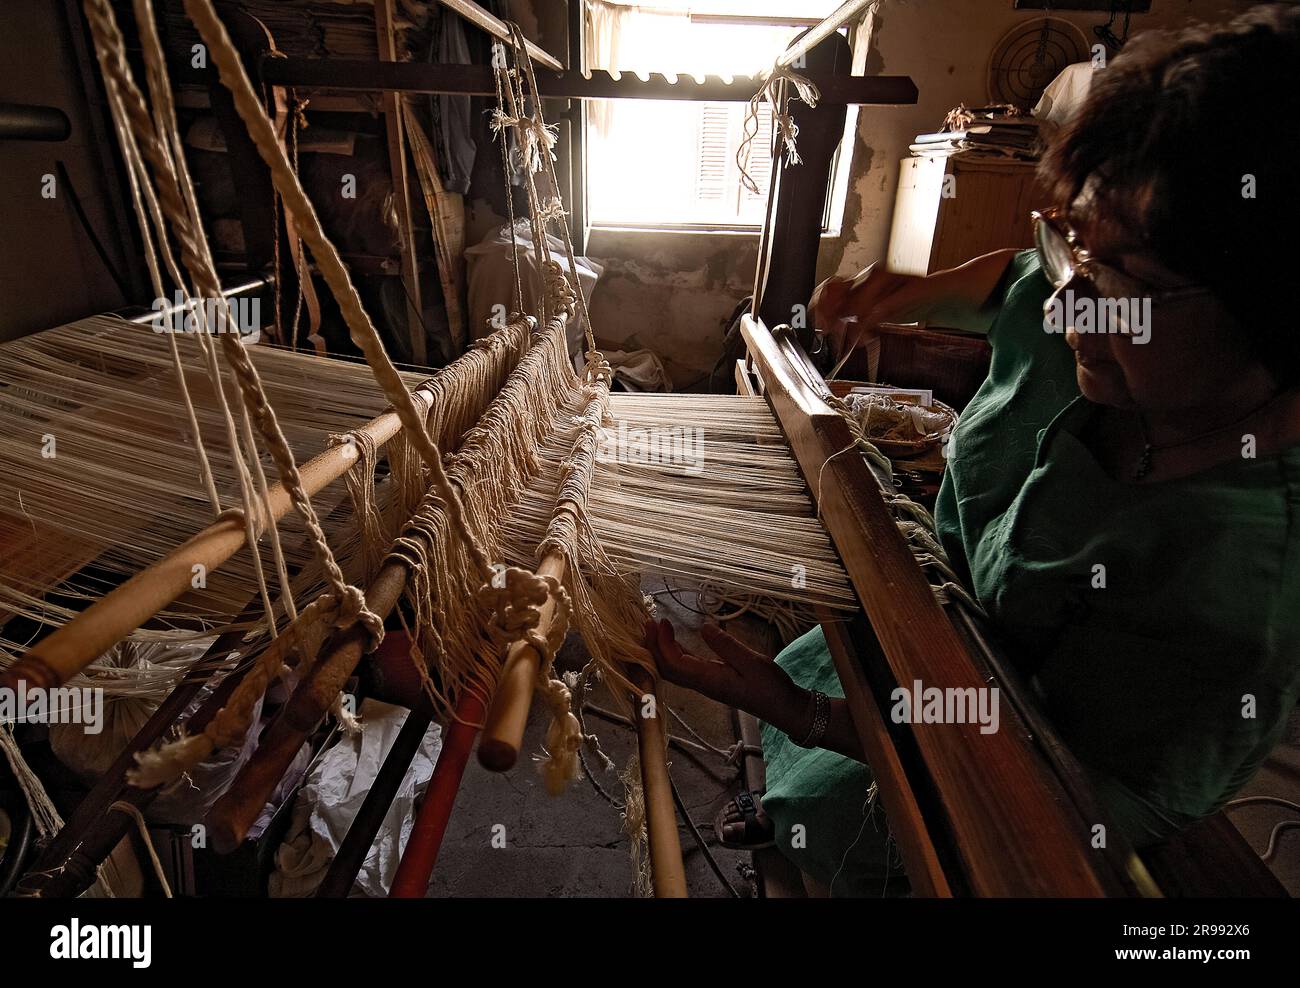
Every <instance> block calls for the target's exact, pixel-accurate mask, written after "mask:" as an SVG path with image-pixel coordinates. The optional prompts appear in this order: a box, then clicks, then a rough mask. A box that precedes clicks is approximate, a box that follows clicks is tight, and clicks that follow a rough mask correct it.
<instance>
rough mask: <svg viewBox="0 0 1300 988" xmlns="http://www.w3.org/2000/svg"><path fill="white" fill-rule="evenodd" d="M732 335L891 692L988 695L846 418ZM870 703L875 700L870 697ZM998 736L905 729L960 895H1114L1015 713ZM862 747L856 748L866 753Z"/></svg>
mask: <svg viewBox="0 0 1300 988" xmlns="http://www.w3.org/2000/svg"><path fill="white" fill-rule="evenodd" d="M741 331H742V333H743V335H744V337H745V341H746V343H747V344H748V346H749V352H750V355H751V357H752V359H753V361H754V364H755V366H756V369H757V372H758V373H759V375H760V376H761V377H762V378H763V380H764V382H765V384H766V389H765V390H766V395H767V399H768V402H769V404H770V405H771V406H772V409H773V412H774V413H775V414H776V417H777V420H778V421H779V422H780V423H781V426H782V429H783V431H784V432H785V434H786V438H787V440H788V441H789V443H790V446H791V448H792V450H793V451H794V454H795V458H796V460H797V461H798V463H799V466H800V469H801V471H802V472H803V475H804V477H805V478H806V479H807V480H808V481H809V485H810V487H811V488H812V493H813V496H814V498H815V499H816V501H817V505H818V514H819V517H821V518H822V520H823V522H824V523H825V525H826V528H827V531H828V532H829V534H830V535H831V538H832V540H833V541H834V542H835V545H836V548H837V549H838V551H839V553H840V556H841V558H842V559H843V561H844V565H845V569H846V571H847V572H848V575H849V578H850V581H851V582H852V584H853V587H854V590H855V591H856V593H857V594H858V597H859V599H860V600H861V601H862V605H863V608H864V610H865V612H866V614H867V617H868V619H869V620H870V621H871V625H872V628H873V629H874V631H875V634H876V637H877V638H878V639H879V642H880V645H881V649H882V651H883V653H884V656H885V659H886V661H887V663H888V666H889V670H890V672H891V673H892V675H893V679H894V681H895V682H897V683H899V684H903V685H905V686H907V687H908V688H909V689H910V688H911V687H912V685H913V683H914V682H915V681H918V680H919V681H920V682H921V683H922V685H923V687H931V686H933V687H939V688H941V689H947V688H957V689H967V688H970V689H976V690H978V689H982V688H986V687H988V686H989V683H988V682H987V681H986V679H985V676H984V675H983V674H982V672H981V670H980V668H979V667H978V665H977V663H976V662H975V661H974V660H973V659H972V657H971V655H970V654H969V652H968V651H967V649H966V647H965V645H964V644H963V643H962V641H961V639H960V638H959V637H958V635H957V632H956V630H955V629H954V628H953V626H952V624H951V623H950V622H949V621H948V619H947V617H946V616H945V615H944V613H943V611H942V610H941V609H940V608H939V605H938V603H937V602H936V601H935V598H934V593H933V591H932V590H931V588H930V586H929V584H928V583H927V582H926V580H925V578H924V576H923V574H922V573H921V570H920V568H919V567H918V566H917V565H916V561H915V559H914V558H913V556H912V553H911V551H910V549H909V548H908V547H907V545H906V543H905V542H904V541H903V539H902V537H901V536H900V534H899V532H898V529H897V527H896V525H895V524H894V521H893V519H892V517H891V516H890V515H889V512H888V511H887V510H886V508H885V505H884V502H883V500H882V498H881V497H880V495H879V493H878V488H877V485H876V483H875V481H874V479H873V477H872V475H871V473H870V472H869V470H868V468H867V466H866V463H865V461H864V460H863V458H862V457H860V456H838V455H836V454H838V453H840V452H842V451H843V450H845V449H848V448H849V447H851V445H852V442H853V441H852V437H851V436H850V435H849V432H848V429H847V427H846V425H845V423H844V421H843V419H842V418H841V417H840V416H839V414H838V413H836V412H835V411H834V410H832V409H831V408H830V407H829V406H827V405H826V404H825V402H824V401H823V400H822V399H821V397H820V395H819V394H818V393H817V392H816V390H815V389H814V386H813V384H812V383H811V382H810V381H808V380H806V379H805V378H803V377H802V376H800V375H801V371H800V370H799V369H797V368H796V367H795V365H794V364H792V362H791V361H790V359H789V358H788V357H787V356H786V355H785V353H784V352H783V351H782V349H781V347H780V346H778V344H777V342H776V341H775V340H774V339H773V337H772V335H771V334H770V333H769V332H768V331H767V329H766V328H765V327H764V326H762V324H761V323H759V322H757V321H755V320H754V319H752V318H750V317H748V316H746V317H745V318H744V319H743V320H742V323H741ZM877 703H879V698H878V697H877ZM1007 707H1008V705H1003V706H1002V708H1001V712H1002V714H1003V716H1002V724H1001V729H1000V730H999V731H997V732H995V733H991V734H983V733H981V731H980V727H979V725H978V724H913V725H908V726H907V727H906V730H907V731H908V733H909V736H910V738H911V739H912V740H913V741H914V742H915V746H916V748H917V750H918V751H919V753H920V757H921V758H922V759H923V761H924V765H925V768H926V770H927V772H928V773H929V776H930V780H931V782H932V783H933V785H934V787H935V789H936V791H937V793H938V795H939V799H940V811H941V813H942V815H943V817H944V819H943V820H942V826H943V829H944V830H945V831H946V833H947V835H948V836H949V837H950V840H951V845H952V850H953V853H954V855H955V856H956V860H957V861H958V862H959V866H960V869H961V872H962V877H963V878H964V879H965V885H966V886H967V887H968V888H969V890H970V891H971V892H972V893H973V894H975V895H982V896H1023V895H1038V896H1080V897H1095V896H1100V895H1107V894H1120V893H1122V892H1123V891H1124V887H1123V885H1122V884H1121V882H1120V881H1119V879H1118V878H1117V876H1116V875H1115V873H1114V871H1113V870H1112V868H1111V866H1110V863H1109V861H1108V859H1106V858H1105V857H1104V856H1103V855H1102V854H1100V853H1098V852H1097V851H1094V850H1091V849H1090V844H1089V840H1090V832H1089V828H1088V825H1087V823H1086V821H1084V820H1082V819H1080V818H1079V817H1078V815H1077V814H1075V813H1074V812H1073V808H1072V806H1071V804H1070V802H1069V800H1068V798H1067V797H1066V796H1065V794H1064V793H1063V791H1062V789H1061V787H1060V785H1059V783H1058V782H1057V781H1056V780H1055V778H1054V777H1053V776H1052V774H1051V771H1050V769H1049V767H1048V766H1047V765H1046V764H1045V762H1044V761H1043V759H1042V756H1041V755H1040V754H1039V753H1038V752H1037V751H1036V750H1035V749H1034V748H1033V746H1032V742H1031V740H1030V738H1029V736H1028V733H1027V732H1026V731H1025V730H1024V729H1023V725H1022V724H1020V722H1019V718H1018V717H1017V716H1015V714H1014V711H1011V710H1008V709H1007ZM867 740H868V739H867V738H864V739H863V741H864V748H865V747H866V742H867Z"/></svg>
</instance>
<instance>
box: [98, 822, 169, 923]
mask: <svg viewBox="0 0 1300 988" xmlns="http://www.w3.org/2000/svg"><path fill="white" fill-rule="evenodd" d="M109 810H110V811H112V810H116V811H117V812H119V813H125V814H126V815H127V816H129V817H131V819H133V820H134V821H135V827H136V830H138V831H139V832H140V839H141V840H142V841H144V846H145V850H146V851H148V852H149V861H150V862H151V863H152V864H153V873H154V876H155V877H156V878H157V879H158V884H159V885H161V886H162V891H163V896H164V897H165V898H168V899H170V898H171V897H172V887H171V885H169V884H168V882H167V873H166V872H164V871H163V866H162V862H161V861H160V860H158V851H157V850H156V849H155V848H154V846H153V838H152V837H150V836H149V824H147V823H146V822H145V819H144V814H143V813H141V812H140V808H139V807H138V806H135V805H134V804H132V803H128V802H126V801H125V800H121V799H119V800H118V801H117V802H116V803H114V804H113V805H112V806H110V807H109Z"/></svg>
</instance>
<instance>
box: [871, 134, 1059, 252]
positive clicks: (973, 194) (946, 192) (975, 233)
mask: <svg viewBox="0 0 1300 988" xmlns="http://www.w3.org/2000/svg"><path fill="white" fill-rule="evenodd" d="M1035 168H1036V163H1034V162H1029V161H1015V160H1012V159H1006V160H998V159H991V158H980V157H973V156H971V155H969V154H957V155H952V156H950V157H947V158H940V157H917V158H904V159H903V160H902V161H901V162H900V163H899V172H898V194H897V196H896V197H895V199H894V220H893V226H892V228H891V230H890V234H889V255H888V256H889V268H890V270H891V271H898V272H900V273H903V274H929V273H930V272H932V271H942V270H944V269H945V268H951V267H954V266H955V265H958V264H961V263H963V262H964V261H969V260H970V259H971V258H972V257H977V256H978V255H980V254H986V253H988V252H989V251H991V250H997V249H999V248H1001V247H1029V246H1031V245H1032V244H1033V229H1032V224H1031V223H1030V219H1029V213H1030V211H1031V210H1034V209H1042V208H1043V207H1044V206H1045V205H1047V200H1046V196H1045V195H1044V194H1043V193H1042V192H1041V190H1040V189H1039V187H1038V184H1037V182H1036V181H1035V177H1034V170H1035Z"/></svg>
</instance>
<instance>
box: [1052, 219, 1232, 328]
mask: <svg viewBox="0 0 1300 988" xmlns="http://www.w3.org/2000/svg"><path fill="white" fill-rule="evenodd" d="M1031 215H1032V216H1033V219H1034V246H1035V247H1036V248H1037V249H1038V256H1039V258H1041V260H1042V262H1043V273H1044V274H1045V275H1047V280H1048V281H1050V282H1051V283H1052V287H1053V288H1064V287H1065V286H1066V285H1067V284H1069V283H1070V282H1071V281H1073V280H1074V279H1075V278H1083V279H1085V280H1086V281H1088V282H1090V283H1091V284H1092V285H1093V286H1094V287H1095V288H1097V289H1098V291H1100V292H1101V293H1102V294H1103V295H1105V296H1107V297H1112V298H1150V299H1151V301H1152V303H1153V304H1154V303H1156V302H1172V301H1175V300H1177V299H1184V298H1193V297H1195V296H1197V295H1207V294H1209V293H1210V289H1208V288H1205V287H1203V286H1201V285H1188V286H1186V287H1182V288H1170V289H1164V290H1153V289H1152V287H1151V286H1150V285H1148V284H1146V283H1144V282H1142V281H1139V280H1138V279H1137V278H1134V277H1133V276H1132V275H1130V274H1127V273H1126V272H1124V271H1121V270H1120V269H1119V268H1116V267H1114V266H1112V265H1110V264H1105V263H1103V262H1101V261H1098V260H1097V259H1096V258H1094V257H1093V256H1092V254H1091V253H1090V252H1089V251H1088V248H1087V247H1085V246H1084V245H1083V242H1082V241H1081V240H1080V239H1079V234H1078V233H1077V232H1076V231H1075V229H1074V227H1072V226H1071V225H1070V224H1069V222H1068V221H1066V219H1065V217H1064V216H1063V215H1061V210H1060V209H1058V208H1056V207H1053V208H1052V209H1046V210H1043V211H1042V212H1034V213H1032V214H1031Z"/></svg>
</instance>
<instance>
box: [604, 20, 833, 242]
mask: <svg viewBox="0 0 1300 988" xmlns="http://www.w3.org/2000/svg"><path fill="white" fill-rule="evenodd" d="M836 6H837V0H649V2H648V3H647V4H646V5H644V6H634V5H632V4H630V3H626V4H625V3H616V2H608V0H589V2H588V5H587V7H588V15H587V16H588V23H587V64H588V67H589V68H593V69H602V68H603V69H611V70H616V71H619V72H633V73H636V72H642V73H645V72H662V73H666V74H677V75H695V76H701V77H702V76H704V75H715V76H717V75H721V76H724V77H725V76H735V75H753V74H756V73H758V72H759V71H761V70H764V69H767V68H770V67H771V65H772V63H773V62H774V61H775V60H776V58H777V56H778V55H780V54H781V52H782V51H784V50H785V48H786V47H787V46H788V44H789V43H790V41H791V40H792V39H793V38H794V37H795V36H796V35H797V34H799V33H800V32H801V31H803V30H805V29H806V28H807V27H809V26H810V25H812V24H815V23H816V22H817V21H818V20H820V19H821V18H822V17H823V16H825V15H826V14H828V13H830V12H831V11H832V10H833V9H834V8H835V7H836ZM747 113H748V104H745V103H701V102H688V101H669V100H664V101H658V100H630V99H629V100H605V101H599V102H592V103H589V104H588V108H587V206H588V210H589V215H590V220H591V223H592V224H593V225H596V226H632V227H655V228H673V227H677V228H704V229H710V228H712V229H727V228H738V227H756V226H761V225H762V223H763V212H764V204H765V202H766V197H767V191H768V182H769V180H770V178H771V164H772V162H771V157H770V150H769V149H770V147H771V134H772V117H771V112H770V107H768V106H767V105H766V104H764V105H763V108H762V112H761V114H760V116H759V119H758V135H757V136H756V137H755V139H754V140H753V141H752V142H751V143H750V145H749V147H748V149H747V152H746V155H745V158H743V159H742V161H741V162H740V163H738V162H737V160H736V153H737V150H738V148H739V147H740V145H741V139H742V133H743V128H744V125H745V116H746V114H747ZM752 126H753V125H751V129H752ZM741 164H743V165H744V166H745V171H746V172H747V173H748V174H749V176H750V178H751V179H753V181H754V183H755V184H756V185H757V186H758V188H759V192H758V193H757V194H755V193H754V192H752V191H750V190H749V189H748V188H747V187H746V186H745V184H744V183H743V182H742V179H741V167H740V166H741Z"/></svg>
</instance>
